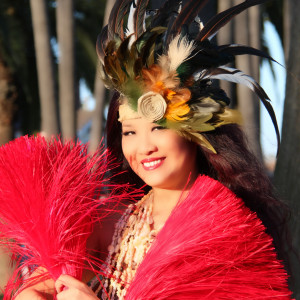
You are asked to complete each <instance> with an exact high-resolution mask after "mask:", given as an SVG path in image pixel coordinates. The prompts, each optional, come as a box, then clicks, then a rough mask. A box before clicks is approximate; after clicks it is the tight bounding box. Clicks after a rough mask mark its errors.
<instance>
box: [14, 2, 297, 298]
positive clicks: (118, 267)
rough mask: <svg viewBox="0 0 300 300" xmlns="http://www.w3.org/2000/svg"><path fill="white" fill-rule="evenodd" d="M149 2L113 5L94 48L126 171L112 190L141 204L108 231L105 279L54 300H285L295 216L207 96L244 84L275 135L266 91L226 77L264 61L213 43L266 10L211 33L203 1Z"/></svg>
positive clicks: (113, 140) (114, 143)
mask: <svg viewBox="0 0 300 300" xmlns="http://www.w3.org/2000/svg"><path fill="white" fill-rule="evenodd" d="M148 2H149V1H148V0H137V1H130V0H117V1H116V4H115V6H114V8H113V10H112V12H111V16H110V19H109V24H108V26H106V27H105V28H104V29H103V30H102V32H101V34H100V36H99V38H98V41H97V52H98V56H99V59H100V69H101V77H102V79H103V80H104V82H105V83H106V85H107V86H108V87H110V88H112V89H115V90H116V93H115V95H114V97H113V99H112V101H111V103H110V108H109V113H108V121H107V130H106V140H107V147H108V148H109V150H110V152H111V154H112V155H113V156H115V157H116V159H117V161H118V162H119V163H120V165H119V168H116V169H113V170H112V173H113V174H111V175H112V177H111V178H113V180H114V181H115V182H117V183H121V184H122V183H130V184H132V185H134V186H136V187H138V188H141V189H142V190H143V191H144V196H143V198H142V199H141V200H139V201H138V202H137V203H134V204H132V203H131V204H129V205H128V206H127V205H126V208H125V209H124V211H123V213H122V216H121V217H120V219H119V220H118V222H117V223H116V225H115V226H114V224H111V223H110V224H109V225H110V231H113V234H112V240H111V243H110V246H109V247H108V251H107V257H106V263H105V269H106V271H105V272H104V274H102V276H96V277H95V278H94V279H93V280H92V281H91V282H90V287H89V286H87V285H86V284H84V283H82V282H81V281H79V280H76V279H74V278H72V277H70V276H66V275H62V276H61V277H60V278H59V279H58V280H57V281H56V283H55V288H56V292H57V299H58V300H66V299H68V300H69V299H73V300H77V299H78V300H79V299H80V300H85V299H96V298H100V299H135V300H137V299H153V300H154V299H155V300H157V299H275V298H276V299H278V298H279V299H290V298H291V292H290V291H289V289H288V287H287V277H288V276H287V273H286V271H285V270H284V267H283V265H282V264H281V262H280V260H279V259H283V258H284V253H283V251H282V249H283V242H284V238H283V232H284V225H283V224H284V221H285V217H286V213H287V211H288V209H287V207H286V206H285V205H284V204H283V203H281V202H280V201H279V200H278V199H276V197H275V196H274V193H273V187H272V185H271V183H270V181H269V180H268V178H267V176H266V175H265V174H264V171H263V168H262V167H261V166H260V164H259V162H258V161H257V159H256V158H255V156H254V155H253V154H252V153H251V152H250V151H249V149H248V147H247V143H246V141H245V137H244V134H243V132H242V131H241V129H240V128H239V125H238V124H237V123H238V122H239V114H238V112H236V111H234V110H231V109H229V108H228V105H229V102H230V99H228V97H227V96H226V94H225V93H224V91H222V90H221V89H219V88H217V87H215V86H214V85H212V81H213V80H214V79H221V80H223V79H224V80H229V81H234V82H239V83H243V84H246V85H247V86H248V87H250V88H251V89H252V90H253V91H254V92H255V93H256V94H257V95H258V96H259V98H260V99H261V101H262V102H263V104H264V105H265V107H266V108H267V110H268V112H269V114H270V116H271V119H272V121H273V124H274V127H275V131H276V132H277V133H278V127H277V123H276V118H275V115H274V112H273V109H272V106H271V104H270V103H269V100H268V97H267V95H266V94H265V92H264V91H263V89H262V88H261V87H260V86H259V84H258V83H257V82H255V80H254V79H252V78H250V77H249V76H247V75H245V74H244V73H242V72H241V71H239V70H235V69H231V68H228V67H226V66H224V65H225V64H227V63H229V62H231V61H232V60H233V58H234V56H235V55H240V54H254V55H258V56H264V57H266V55H265V54H263V53H262V52H260V51H259V50H256V49H252V48H249V47H246V46H239V45H223V46H217V45H214V44H212V43H211V38H212V37H213V36H214V35H215V34H216V33H217V31H218V29H219V28H220V27H222V26H223V25H225V24H226V23H227V22H228V21H230V20H231V19H232V18H233V17H234V16H235V15H236V14H238V13H240V12H242V11H243V10H245V9H247V8H248V7H251V6H253V5H256V4H258V3H261V2H264V1H263V0H261V1H256V0H247V1H245V2H242V3H241V4H239V5H237V6H235V7H233V8H230V9H228V10H227V11H225V12H222V13H220V14H218V15H217V16H215V17H214V18H212V19H211V20H210V21H209V22H208V23H207V24H206V25H205V26H203V24H202V23H201V22H200V20H199V19H198V18H197V17H196V16H197V14H198V12H199V11H200V10H201V8H202V7H203V6H204V4H205V3H206V2H207V1H205V0H203V1H199V0H190V1H187V2H186V3H185V4H184V5H182V2H181V1H177V0H167V1H166V2H165V4H164V5H163V6H162V7H161V8H160V9H159V10H157V11H147V10H146V7H147V5H148ZM124 16H125V18H124ZM125 21H126V22H125ZM124 23H126V25H124ZM123 25H124V26H125V27H126V28H124V26H123ZM105 230H106V228H104V227H103V228H102V231H105ZM97 234H100V233H98V232H97ZM53 286H54V283H53ZM25 291H26V290H25ZM23 295H24V294H23ZM23 295H22V293H21V294H20V295H19V297H20V298H18V300H23V299H29V298H26V297H25V296H24V297H23Z"/></svg>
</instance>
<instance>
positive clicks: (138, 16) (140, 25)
mask: <svg viewBox="0 0 300 300" xmlns="http://www.w3.org/2000/svg"><path fill="white" fill-rule="evenodd" d="M148 3H149V0H138V1H137V4H136V10H135V12H134V26H135V29H134V32H135V36H136V38H138V37H139V36H140V35H141V34H143V32H144V31H145V14H146V8H147V5H148Z"/></svg>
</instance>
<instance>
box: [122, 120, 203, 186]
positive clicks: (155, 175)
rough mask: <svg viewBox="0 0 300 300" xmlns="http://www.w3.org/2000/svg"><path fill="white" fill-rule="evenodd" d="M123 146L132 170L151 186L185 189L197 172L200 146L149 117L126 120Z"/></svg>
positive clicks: (123, 131) (124, 122)
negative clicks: (197, 156)
mask: <svg viewBox="0 0 300 300" xmlns="http://www.w3.org/2000/svg"><path fill="white" fill-rule="evenodd" d="M122 149H123V153H124V156H125V158H126V159H127V161H128V162H129V165H130V167H131V168H132V170H133V171H134V172H135V173H136V174H137V175H138V176H139V177H140V178H141V179H142V180H143V181H144V182H145V183H146V184H148V185H149V186H152V187H154V188H163V189H172V190H174V189H180V190H182V189H183V188H184V187H185V185H186V183H187V181H188V178H189V176H190V175H191V178H192V179H195V177H196V175H197V166H196V151H197V146H196V144H194V143H191V142H189V141H187V140H186V139H185V138H183V137H181V136H179V135H178V134H177V133H176V132H175V131H173V130H170V129H165V128H163V127H161V126H159V125H157V124H155V123H151V122H149V121H147V120H146V119H143V118H139V119H131V120H125V121H123V122H122Z"/></svg>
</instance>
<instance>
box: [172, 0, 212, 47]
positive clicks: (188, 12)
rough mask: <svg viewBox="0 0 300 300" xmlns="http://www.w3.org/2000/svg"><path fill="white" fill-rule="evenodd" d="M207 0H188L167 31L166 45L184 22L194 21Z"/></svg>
mask: <svg viewBox="0 0 300 300" xmlns="http://www.w3.org/2000/svg"><path fill="white" fill-rule="evenodd" d="M207 1H208V0H190V1H188V2H187V3H186V4H185V5H184V7H183V8H182V9H181V12H180V13H179V15H178V16H177V18H176V20H175V21H174V23H173V24H172V27H171V28H170V30H169V31H168V33H167V36H166V44H167V45H168V44H169V43H170V41H171V39H172V38H173V37H174V36H176V35H177V34H178V33H179V32H180V31H181V27H182V26H183V25H184V24H187V25H188V24H190V23H191V22H193V21H194V19H195V17H196V16H197V15H198V13H199V12H200V10H201V9H202V8H203V6H204V5H205V4H206V2H207Z"/></svg>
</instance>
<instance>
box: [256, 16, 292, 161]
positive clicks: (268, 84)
mask: <svg viewBox="0 0 300 300" xmlns="http://www.w3.org/2000/svg"><path fill="white" fill-rule="evenodd" d="M264 26H265V40H266V42H267V44H268V46H269V49H270V54H271V56H272V57H273V58H274V59H275V60H276V61H278V62H279V63H280V64H282V65H285V62H284V53H283V49H282V46H281V42H280V39H279V37H278V35H277V33H276V30H275V28H274V26H273V25H272V24H271V23H270V22H265V24H264ZM272 65H273V69H274V71H275V78H274V77H273V75H272V73H271V69H270V65H269V62H268V61H264V62H263V64H262V67H261V73H260V84H261V86H262V87H263V88H264V89H265V91H266V92H267V94H268V95H269V98H270V99H271V101H272V105H273V108H274V111H275V114H276V117H277V122H278V126H279V129H280V131H281V125H282V116H283V106H284V98H285V81H286V71H285V69H284V68H283V67H282V66H280V65H278V64H276V63H272ZM261 144H262V148H263V153H264V155H265V157H267V158H273V157H275V156H276V152H277V140H276V135H275V131H274V128H273V125H272V122H271V119H270V117H269V115H268V113H267V111H266V109H265V108H264V107H263V106H261Z"/></svg>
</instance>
